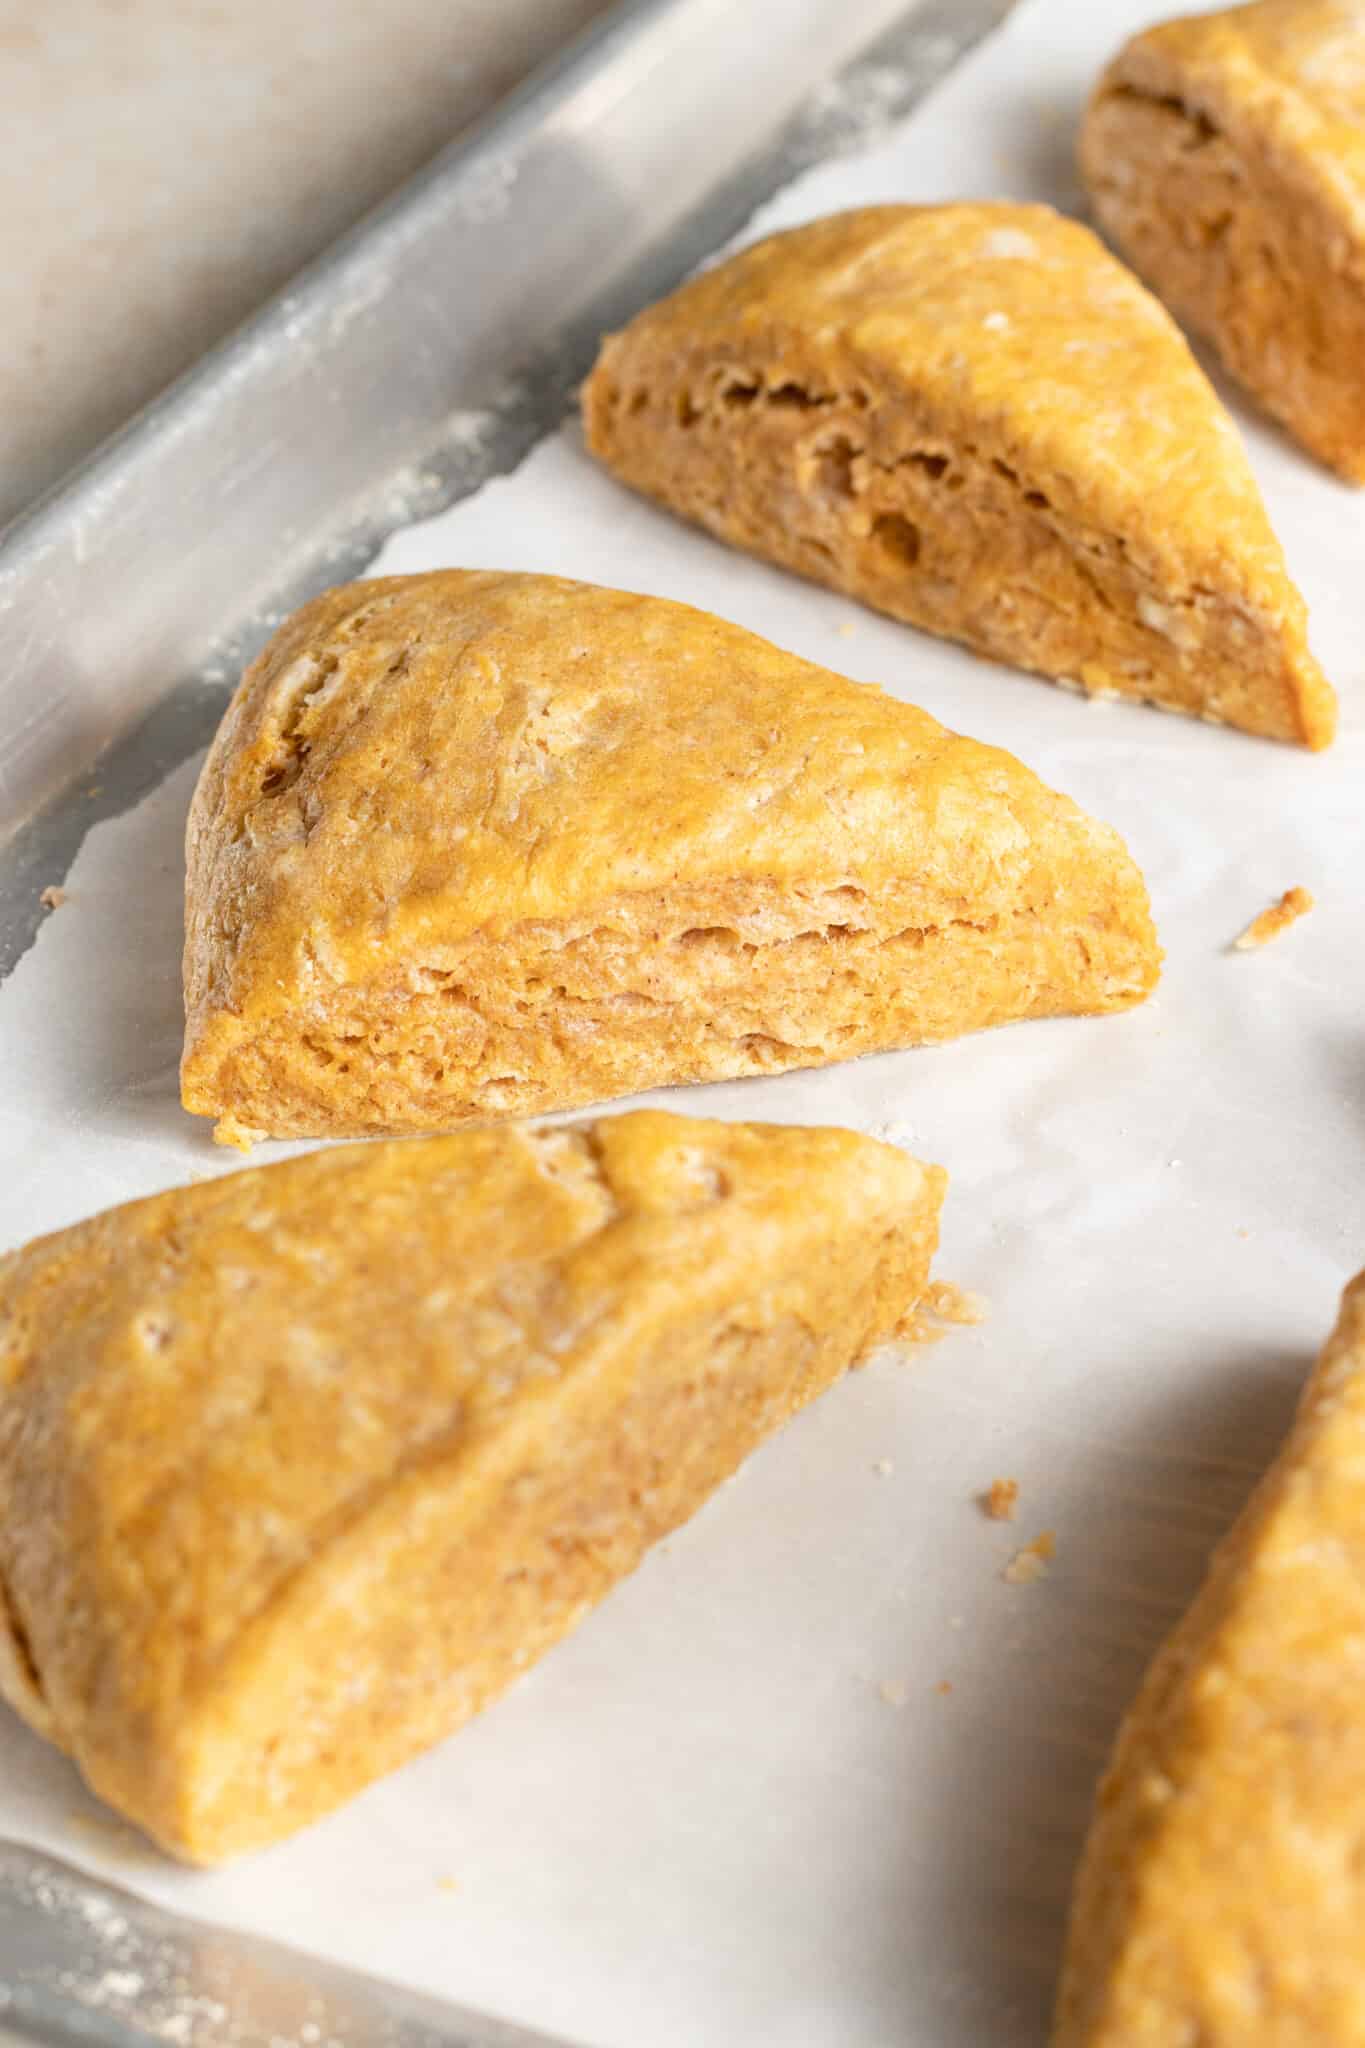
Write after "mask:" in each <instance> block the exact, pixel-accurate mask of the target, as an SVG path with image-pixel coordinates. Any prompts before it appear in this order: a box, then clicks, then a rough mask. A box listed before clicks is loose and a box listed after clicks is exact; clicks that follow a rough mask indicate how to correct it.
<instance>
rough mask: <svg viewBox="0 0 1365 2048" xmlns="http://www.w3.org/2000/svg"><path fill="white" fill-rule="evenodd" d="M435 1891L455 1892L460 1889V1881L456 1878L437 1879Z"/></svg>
mask: <svg viewBox="0 0 1365 2048" xmlns="http://www.w3.org/2000/svg"><path fill="white" fill-rule="evenodd" d="M436 1889H437V1891H438V1892H457V1891H458V1890H459V1889H460V1880H459V1878H458V1877H438V1878H437V1880H436Z"/></svg>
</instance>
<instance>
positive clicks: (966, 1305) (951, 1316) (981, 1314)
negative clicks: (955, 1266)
mask: <svg viewBox="0 0 1365 2048" xmlns="http://www.w3.org/2000/svg"><path fill="white" fill-rule="evenodd" d="M920 1306H921V1308H927V1309H928V1311H929V1313H930V1315H934V1316H938V1317H939V1318H940V1320H941V1321H942V1322H945V1323H984V1322H985V1320H986V1317H987V1315H988V1314H989V1313H990V1311H989V1309H988V1308H987V1306H986V1303H985V1301H984V1300H983V1299H982V1297H981V1296H980V1295H979V1294H969V1293H968V1291H967V1289H966V1288H965V1287H955V1286H954V1284H953V1282H952V1281H951V1280H934V1281H931V1282H930V1284H929V1286H928V1287H927V1288H926V1289H925V1292H924V1299H923V1301H922V1302H921V1303H920Z"/></svg>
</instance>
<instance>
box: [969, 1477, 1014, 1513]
mask: <svg viewBox="0 0 1365 2048" xmlns="http://www.w3.org/2000/svg"><path fill="white" fill-rule="evenodd" d="M978 1497H979V1499H980V1501H981V1511H982V1513H983V1514H985V1515H989V1517H990V1519H991V1520H992V1521H993V1522H1012V1521H1013V1520H1014V1509H1015V1503H1016V1502H1017V1501H1018V1499H1019V1481H1018V1480H1017V1479H992V1481H991V1483H990V1485H989V1486H988V1487H987V1488H986V1491H985V1492H984V1493H983V1494H981V1495H979V1496H978Z"/></svg>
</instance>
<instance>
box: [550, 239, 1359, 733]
mask: <svg viewBox="0 0 1365 2048" xmlns="http://www.w3.org/2000/svg"><path fill="white" fill-rule="evenodd" d="M583 414H584V421H585V425H586V431H587V438H588V446H589V447H590V449H591V450H592V452H593V453H594V454H595V455H596V456H597V457H598V458H599V459H600V460H601V461H602V462H604V463H605V464H606V465H607V467H608V468H609V469H611V470H613V471H614V472H615V473H616V475H617V476H619V477H621V478H622V479H623V481H625V482H626V483H628V484H631V485H633V486H634V487H635V489H637V490H640V491H643V492H645V493H646V494H647V495H648V496H650V497H652V498H657V499H659V500H660V501H661V502H662V503H663V504H665V505H667V506H669V507H670V508H671V509H672V510H673V511H675V512H679V513H681V514H682V515H683V516H684V517H685V518H688V519H692V520H695V521H696V522H697V523H698V524H699V525H701V526H704V527H707V528H708V529H709V530H710V531H711V532H712V533H714V534H718V535H719V536H720V537H721V539H723V540H727V541H730V542H731V543H733V545H735V546H736V547H742V548H747V549H749V550H751V551H752V552H753V553H755V554H758V555H763V556H765V557H766V558H767V559H768V560H770V561H774V562H779V563H781V564H782V565H783V566H784V567H786V568H788V569H795V570H797V571H799V572H800V573H801V574H802V575H805V576H810V577H812V578H814V580H815V581H816V582H818V583H827V584H829V585H830V586H831V587H832V588H833V589H835V590H845V591H848V592H850V593H851V594H852V595H853V596H855V597H859V598H862V599H863V601H864V602H865V603H867V604H870V605H875V606H876V607H877V609H878V610H880V611H885V612H889V613H890V614H891V615H892V616H893V617H894V618H899V619H906V620H908V621H909V622H910V623H911V624H912V625H916V626H922V627H924V628H925V629H926V630H927V631H929V632H932V633H941V634H944V635H946V636H948V637H949V638H950V639H955V640H963V641H965V642H966V643H967V645H968V646H970V647H975V648H977V649H979V650H980V651H981V652H983V653H985V654H989V655H994V656H996V657H997V658H998V659H1000V660H1003V661H1010V662H1015V663H1017V664H1018V665H1019V666H1020V667H1023V668H1028V669H1036V670H1038V671H1039V672H1041V673H1042V674H1044V675H1049V676H1054V677H1057V678H1059V679H1064V680H1068V681H1071V682H1074V683H1077V684H1079V685H1081V686H1082V687H1083V688H1085V689H1086V690H1088V691H1091V692H1093V693H1106V692H1109V693H1119V694H1122V695H1125V696H1133V697H1140V698H1143V699H1146V700H1149V701H1151V702H1153V703H1158V704H1163V705H1166V706H1168V707H1169V708H1171V709H1175V710H1181V711H1189V712H1194V713H1197V714H1199V715H1200V716H1202V717H1205V718H1212V719H1216V720H1219V721H1222V722H1223V723H1226V724H1229V725H1237V726H1242V727H1244V728H1245V729H1246V730H1247V731H1250V732H1257V733H1266V734H1270V735H1272V736H1273V737H1275V738H1278V739H1288V740H1298V741H1302V742H1304V743H1305V744H1307V745H1308V746H1312V747H1318V746H1325V745H1326V743H1327V742H1328V740H1329V739H1330V738H1331V736H1332V731H1333V725H1334V717H1335V698H1334V695H1333V693H1332V690H1331V688H1330V686H1329V685H1328V684H1327V682H1326V681H1325V680H1324V678H1323V676H1322V673H1321V671H1320V670H1319V668H1318V666H1317V664H1316V662H1315V661H1314V660H1313V658H1312V655H1311V654H1310V652H1309V650H1308V645H1307V639H1306V624H1305V613H1304V605H1303V600H1302V598H1301V597H1300V596H1299V594H1298V592H1297V590H1296V589H1295V588H1294V586H1293V585H1292V584H1291V582H1290V581H1289V577H1288V574H1287V572H1286V570H1285V565H1284V557H1283V554H1282V552H1281V550H1280V546H1279V543H1278V541H1277V540H1276V538H1275V536H1274V534H1273V533H1272V531H1271V528H1270V524H1269V521H1268V519H1267V517H1266V513H1265V508H1264V506H1263V505H1262V503H1261V499H1260V494H1259V492H1258V491H1257V488H1256V484H1255V481H1254V479H1253V477H1252V474H1251V470H1250V468H1249V466H1248V464H1247V460H1246V457H1245V455H1244V453H1243V451H1242V447H1241V444H1240V442H1239V441H1238V439H1237V435H1236V432H1235V430H1234V428H1233V426H1232V424H1231V422H1230V420H1229V419H1228V417H1227V415H1226V413H1225V412H1224V410H1223V408H1222V406H1221V405H1220V404H1219V403H1218V400H1217V398H1216V396H1215V395H1214V392H1213V390H1212V389H1211V387H1210V385H1209V383H1208V380H1207V379H1206V378H1205V376H1204V375H1203V372H1202V371H1201V370H1200V369H1199V367H1198V365H1197V364H1196V363H1195V361H1194V358H1193V357H1192V356H1191V354H1190V352H1189V349H1188V348H1187V347H1186V345H1185V342H1184V340H1183V339H1182V337H1181V335H1180V333H1179V331H1178V330H1177V328H1176V327H1175V325H1174V324H1173V322H1172V321H1171V319H1170V317H1169V315H1168V314H1167V313H1165V312H1164V311H1163V309H1162V308H1161V307H1160V306H1159V305H1158V304H1157V302H1156V301H1155V300H1154V299H1153V298H1152V297H1151V296H1150V295H1149V294H1148V293H1147V292H1146V291H1144V290H1143V288H1142V287H1141V285H1139V284H1138V283H1137V281H1136V279H1134V278H1133V277H1131V276H1130V275H1129V273H1128V272H1127V271H1126V270H1124V269H1123V268H1122V266H1121V265H1119V264H1118V263H1116V262H1115V261H1114V259H1113V257H1112V256H1110V255H1109V254H1108V252H1107V251H1106V250H1105V249H1104V248H1103V247H1102V246H1101V244H1100V243H1099V242H1098V241H1097V240H1096V238H1095V237H1094V236H1093V235H1092V234H1091V233H1090V232H1089V230H1088V229H1086V228H1083V227H1080V226H1079V225H1078V224H1077V223H1076V222H1074V221H1069V220H1065V219H1063V218H1062V217H1061V216H1060V215H1059V214H1056V213H1053V212H1052V211H1051V209H1050V208H1048V207H1044V206H1018V205H1004V204H995V205H960V206H931V207H917V206H873V207H867V208H864V209H862V210H860V211H858V212H854V213H844V214H835V215H833V216H832V217H830V218H828V219H825V220H817V221H813V222H811V223H810V225H809V226H807V227H801V228H795V229H792V230H791V231H790V232H788V233H786V234H780V235H774V236H773V237H771V239H769V240H768V241H764V242H759V243H757V244H755V245H754V246H753V247H752V248H749V249H745V250H743V251H741V253H740V254H739V255H737V256H734V257H732V258H731V259H730V260H729V261H728V262H725V263H722V264H720V265H718V266H717V267H716V268H715V269H714V270H708V271H706V272H705V273H704V274H703V275H702V276H700V277H697V278H694V279H693V280H692V281H691V283H689V284H686V285H684V286H683V287H682V289H681V290H680V291H677V292H675V293H674V294H673V295H672V297H670V298H667V299H664V300H663V301H662V302H661V303H660V304H659V305H657V306H652V307H650V308H649V309H648V310H647V311H645V312H643V313H641V314H640V315H639V316H638V318H637V319H635V320H634V321H632V322H631V324H630V326H629V327H627V328H626V329H625V331H624V332H623V333H621V334H617V335H613V336H611V337H609V338H608V340H607V341H606V342H605V343H604V344H603V347H602V352H601V354H600V356H599V357H598V361H597V366H596V368H595V369H594V371H593V373H592V375H591V377H590V378H589V379H588V382H587V384H586V386H585V387H584V395H583Z"/></svg>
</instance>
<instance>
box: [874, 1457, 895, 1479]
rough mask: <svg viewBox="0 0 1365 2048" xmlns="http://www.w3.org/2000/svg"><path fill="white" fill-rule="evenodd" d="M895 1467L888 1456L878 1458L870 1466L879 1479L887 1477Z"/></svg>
mask: <svg viewBox="0 0 1365 2048" xmlns="http://www.w3.org/2000/svg"><path fill="white" fill-rule="evenodd" d="M895 1469H896V1468H895V1466H894V1465H893V1464H892V1462H891V1460H890V1459H889V1458H878V1459H877V1461H876V1463H875V1464H874V1465H873V1467H872V1470H873V1471H874V1472H875V1473H876V1475H877V1477H878V1478H879V1479H889V1478H890V1477H891V1474H892V1473H893V1472H894V1471H895Z"/></svg>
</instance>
